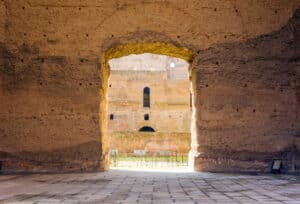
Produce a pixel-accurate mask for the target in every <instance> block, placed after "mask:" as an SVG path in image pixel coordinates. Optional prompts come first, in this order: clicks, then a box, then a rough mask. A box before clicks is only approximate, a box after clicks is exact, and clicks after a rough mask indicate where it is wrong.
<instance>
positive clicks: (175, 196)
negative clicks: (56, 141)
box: [0, 170, 300, 204]
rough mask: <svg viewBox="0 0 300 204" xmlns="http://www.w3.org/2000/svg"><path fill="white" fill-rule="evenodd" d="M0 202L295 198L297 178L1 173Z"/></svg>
mask: <svg viewBox="0 0 300 204" xmlns="http://www.w3.org/2000/svg"><path fill="white" fill-rule="evenodd" d="M0 203H1V204H2V203H26V204H27V203H28V204H29V203H45V204H46V203H51V204H53V203H143V204H146V203H161V204H167V203H205V204H207V203H222V204H225V203H230V204H234V203H270V204H271V203H272V204H275V203H289V204H295V203H299V204H300V178H299V177H295V176H286V175H285V176H274V175H255V176H254V175H238V174H213V173H176V172H168V173H166V172H141V171H140V172H134V171H121V170H112V171H109V172H106V173H90V174H88V173H86V174H43V175H41V174H35V175H2V176H0Z"/></svg>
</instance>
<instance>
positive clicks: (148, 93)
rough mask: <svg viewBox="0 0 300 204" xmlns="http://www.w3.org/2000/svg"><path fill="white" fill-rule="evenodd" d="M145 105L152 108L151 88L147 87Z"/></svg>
mask: <svg viewBox="0 0 300 204" xmlns="http://www.w3.org/2000/svg"><path fill="white" fill-rule="evenodd" d="M143 97H144V107H145V108H150V88H149V87H145V88H144V96H143Z"/></svg>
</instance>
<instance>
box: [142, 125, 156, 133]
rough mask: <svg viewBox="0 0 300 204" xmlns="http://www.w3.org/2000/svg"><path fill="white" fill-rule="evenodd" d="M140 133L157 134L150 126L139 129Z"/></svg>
mask: <svg viewBox="0 0 300 204" xmlns="http://www.w3.org/2000/svg"><path fill="white" fill-rule="evenodd" d="M139 132H155V130H154V129H153V128H152V127H150V126H144V127H142V128H140V129H139Z"/></svg>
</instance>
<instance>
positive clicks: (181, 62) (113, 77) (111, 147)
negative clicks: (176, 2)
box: [102, 43, 193, 169]
mask: <svg viewBox="0 0 300 204" xmlns="http://www.w3.org/2000/svg"><path fill="white" fill-rule="evenodd" d="M160 49H162V51H161V50H160ZM143 51H145V52H143ZM147 51H149V52H147ZM192 59H193V54H192V52H191V51H189V50H188V49H186V48H178V47H175V46H173V45H169V44H163V43H150V44H147V43H146V44H132V45H121V46H119V47H116V48H112V49H110V50H108V51H107V52H106V53H105V55H104V61H103V62H104V63H103V65H104V66H106V67H107V69H106V71H107V73H109V75H110V76H109V77H108V75H107V87H106V88H107V89H104V90H105V95H107V96H108V98H106V101H105V102H106V104H107V105H108V113H109V114H110V115H111V113H114V120H111V119H110V117H111V116H110V115H109V114H108V115H106V118H108V120H106V121H107V130H108V131H107V134H105V137H104V138H103V139H102V140H103V141H104V142H105V147H106V148H107V151H108V153H109V156H110V168H114V167H115V166H116V165H120V164H122V161H120V158H123V157H124V155H125V156H126V155H127V156H128V155H131V156H133V157H134V159H141V161H142V162H144V163H145V165H148V166H149V165H151V164H150V163H149V161H147V159H148V160H149V158H150V157H151V159H152V160H153V158H155V157H156V158H157V160H159V161H158V162H160V163H163V162H162V158H164V159H165V160H166V161H167V160H168V162H169V164H170V165H173V166H174V164H175V165H176V162H178V163H180V162H181V165H183V164H184V165H186V168H187V169H188V168H191V167H192V168H193V162H191V160H190V161H189V162H190V163H189V164H188V158H189V157H188V153H189V151H190V150H191V128H190V127H191V115H192V110H191V108H190V93H191V90H190V80H189V68H190V63H191V61H192ZM155 63H156V64H155ZM108 78H109V79H108ZM108 84H109V86H108ZM185 95H186V97H184V96H185ZM150 107H151V108H150ZM145 108H146V109H145ZM150 113H151V118H150ZM116 118H118V120H117V119H116ZM161 147H162V148H161ZM116 157H118V158H119V160H118V158H116ZM179 158H180V159H179ZM131 159H132V158H131ZM116 160H117V162H118V164H116ZM179 160H180V162H179ZM141 161H140V162H141Z"/></svg>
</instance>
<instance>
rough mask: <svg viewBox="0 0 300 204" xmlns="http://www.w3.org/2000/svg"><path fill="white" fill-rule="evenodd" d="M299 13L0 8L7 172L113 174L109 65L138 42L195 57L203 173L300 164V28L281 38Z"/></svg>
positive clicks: (30, 4) (243, 6) (189, 4)
mask: <svg viewBox="0 0 300 204" xmlns="http://www.w3.org/2000/svg"><path fill="white" fill-rule="evenodd" d="M297 6H299V1H298V0H274V1H269V0H243V1H234V0H228V1H222V0H199V1H193V0H184V1H183V0H172V1H171V0H170V1H168V0H167V1H165V0H154V1H153V0H145V1H140V0H120V1H107V0H99V1H93V0H65V1H61V0H22V1H20V0H1V1H0V25H1V26H0V36H1V38H0V53H1V55H0V60H1V61H0V62H1V63H0V65H1V66H0V85H1V86H0V161H3V171H6V172H7V171H12V172H16V171H52V172H62V171H102V170H105V169H107V168H108V160H107V158H108V149H107V145H108V141H107V134H106V122H107V121H106V119H107V111H106V100H105V94H106V86H107V81H106V79H107V72H105V71H107V70H103V67H101V62H102V61H101V60H102V56H103V54H104V52H105V51H106V50H107V49H109V48H112V47H114V46H117V45H120V44H127V43H140V42H164V43H170V44H173V45H176V46H179V47H186V48H189V49H190V50H192V51H193V52H194V53H195V54H196V55H198V54H199V56H196V59H197V61H196V62H195V63H193V66H195V67H194V69H193V70H194V71H193V72H194V75H193V80H194V89H195V90H194V91H195V99H196V100H195V105H196V106H195V110H196V117H195V119H196V128H195V129H192V131H193V132H192V133H193V141H196V142H193V148H194V149H193V150H194V153H195V154H196V155H197V156H196V160H195V166H196V169H197V170H207V171H240V170H256V171H265V170H267V169H268V168H269V167H268V165H270V161H271V159H272V158H275V157H276V158H277V157H279V158H281V157H285V158H292V157H295V155H299V153H298V152H299V124H300V123H299V64H298V63H299V61H298V60H297V57H295V50H297V56H299V47H297V48H295V46H296V45H297V46H298V45H299V37H298V36H299V29H298V28H299V26H298V25H299V24H298V23H297V22H299V18H294V22H295V23H291V22H290V23H288V26H286V27H284V28H283V29H282V30H281V31H279V32H274V31H276V30H280V29H281V28H282V27H283V26H285V25H286V24H287V22H288V20H289V19H290V18H291V17H292V15H293V13H294V11H295V9H296V8H297ZM3 16H6V18H2V17H3ZM291 25H293V26H291ZM3 28H4V30H3ZM265 34H268V35H265ZM261 35H265V36H261ZM3 36H4V37H3ZM4 39H5V40H4ZM296 42H297V43H296ZM294 74H295V75H294ZM294 81H296V82H294ZM292 125H293V126H292ZM194 126H195V124H194ZM198 143H199V146H198V147H197V145H198ZM293 144H294V145H295V146H296V148H292V146H293ZM290 152H294V153H290ZM253 161H255V162H253ZM292 162H294V163H297V162H298V163H297V165H298V166H299V157H297V158H294V159H288V164H286V168H288V169H290V170H291V171H292V170H293V165H292V164H291V163H292ZM294 166H295V165H294ZM298 166H296V169H298Z"/></svg>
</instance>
